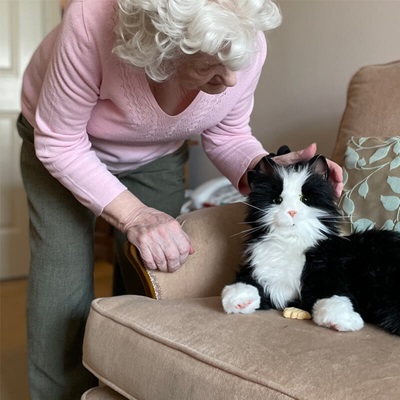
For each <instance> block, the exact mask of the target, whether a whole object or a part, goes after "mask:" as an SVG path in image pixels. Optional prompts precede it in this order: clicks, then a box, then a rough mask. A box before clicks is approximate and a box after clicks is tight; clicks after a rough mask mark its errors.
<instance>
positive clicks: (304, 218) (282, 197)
mask: <svg viewBox="0 0 400 400" xmlns="http://www.w3.org/2000/svg"><path fill="white" fill-rule="evenodd" d="M328 178H329V167H328V163H327V161H326V159H325V157H323V156H320V155H318V156H315V157H313V158H312V159H311V160H310V161H308V162H301V163H297V164H293V165H290V166H288V167H282V166H280V165H278V164H277V163H275V162H274V161H273V160H272V159H271V158H264V159H263V160H262V161H261V162H260V163H259V164H258V166H257V168H256V169H254V170H251V171H249V172H248V182H249V185H250V188H251V193H250V195H249V197H248V203H249V205H250V206H249V209H248V217H247V222H248V223H249V224H250V225H252V226H257V227H259V228H261V229H264V230H265V231H274V230H276V229H279V228H284V229H285V228H287V229H288V231H290V230H295V229H296V230H297V231H298V232H299V231H301V230H307V229H314V230H317V231H322V232H337V231H338V226H337V219H338V218H337V217H338V215H339V214H338V209H337V205H336V201H337V198H336V196H335V193H334V190H333V186H332V184H331V183H330V181H329V180H328ZM304 232H305V231H304Z"/></svg>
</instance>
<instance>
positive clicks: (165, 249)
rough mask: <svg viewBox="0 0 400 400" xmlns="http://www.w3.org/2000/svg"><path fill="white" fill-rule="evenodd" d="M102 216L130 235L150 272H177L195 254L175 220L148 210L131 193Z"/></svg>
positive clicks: (122, 197)
mask: <svg viewBox="0 0 400 400" xmlns="http://www.w3.org/2000/svg"><path fill="white" fill-rule="evenodd" d="M101 216H102V217H103V218H104V219H105V220H106V221H108V222H109V223H110V224H111V225H113V226H114V227H116V228H117V229H119V230H121V231H122V232H124V233H125V234H126V235H127V238H128V240H129V242H130V243H132V244H134V245H135V246H136V247H137V248H138V250H139V252H140V255H141V257H142V260H143V263H144V264H145V266H146V267H147V268H149V269H159V270H160V271H168V272H173V271H176V270H177V269H178V268H179V267H180V266H181V265H182V264H183V263H184V262H185V261H186V259H187V257H188V256H189V254H193V253H194V250H193V248H192V245H191V243H190V239H189V237H188V235H187V234H186V233H185V232H184V231H183V229H182V227H181V226H180V224H179V222H178V221H177V220H176V219H174V218H172V217H171V216H169V215H168V214H165V213H163V212H161V211H158V210H155V209H154V208H150V207H147V206H146V205H144V204H143V203H142V202H141V201H140V200H139V199H137V198H136V197H135V196H134V195H133V194H132V193H131V192H129V191H128V190H125V191H124V192H122V193H121V194H120V195H118V196H117V197H116V198H115V199H114V200H112V201H111V202H110V203H109V204H108V205H107V206H106V207H105V208H104V210H103V213H102V214H101Z"/></svg>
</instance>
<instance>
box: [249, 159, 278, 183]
mask: <svg viewBox="0 0 400 400" xmlns="http://www.w3.org/2000/svg"><path fill="white" fill-rule="evenodd" d="M276 165H277V164H276V162H275V161H273V160H272V159H271V158H270V157H263V158H262V159H261V160H260V161H259V162H258V163H257V165H256V166H255V167H254V168H253V169H251V170H250V171H248V172H247V182H248V183H249V186H250V189H251V190H253V184H254V181H255V179H256V178H257V176H259V175H263V176H271V175H272V173H273V172H274V168H275V166H276Z"/></svg>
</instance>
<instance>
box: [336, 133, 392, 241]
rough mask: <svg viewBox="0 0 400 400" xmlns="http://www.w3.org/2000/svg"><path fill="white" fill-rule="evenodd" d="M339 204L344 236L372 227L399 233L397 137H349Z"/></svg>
mask: <svg viewBox="0 0 400 400" xmlns="http://www.w3.org/2000/svg"><path fill="white" fill-rule="evenodd" d="M343 180H344V190H343V193H342V196H341V198H340V201H339V206H340V208H341V209H342V211H343V215H344V216H345V220H346V222H350V223H345V224H344V233H347V234H348V233H350V232H354V231H363V230H365V229H370V228H372V227H375V228H378V229H381V228H382V229H388V230H395V231H400V221H399V218H400V136H391V137H352V138H351V139H350V140H349V142H348V143H347V149H346V154H345V165H344V167H343Z"/></svg>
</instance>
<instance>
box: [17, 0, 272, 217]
mask: <svg viewBox="0 0 400 400" xmlns="http://www.w3.org/2000/svg"><path fill="white" fill-rule="evenodd" d="M116 7H117V5H116V0H73V1H72V3H71V4H70V6H69V7H68V9H67V12H66V13H65V15H64V18H63V21H62V23H61V24H60V26H58V27H57V28H56V29H55V30H53V31H52V32H51V33H50V34H49V35H48V36H47V37H46V38H45V39H44V41H43V42H42V44H41V45H40V46H39V48H38V49H37V50H36V52H35V54H34V55H33V57H32V60H31V62H30V63H29V65H28V68H27V70H26V72H25V75H24V82H23V90H22V112H23V114H24V116H25V117H26V118H27V120H28V121H29V122H30V123H31V124H32V125H33V126H34V128H35V148H36V153H37V156H38V157H39V159H40V160H41V161H42V162H43V164H44V165H45V167H46V168H47V169H48V170H49V171H50V173H51V174H52V175H53V176H55V177H56V178H57V179H58V180H59V181H60V182H61V183H62V184H63V185H64V186H66V187H67V188H68V189H69V190H70V191H71V192H72V193H73V194H74V196H75V197H76V198H77V199H78V200H79V201H80V202H81V203H83V204H84V205H85V206H87V207H88V208H89V209H91V210H92V211H93V212H94V213H95V214H96V215H100V214H101V213H102V211H103V209H104V207H105V206H106V205H107V204H109V203H110V202H111V201H112V200H113V199H115V198H116V197H117V196H118V195H119V194H120V193H121V192H122V191H124V190H125V189H126V187H125V186H124V185H123V184H121V183H120V182H119V180H118V179H117V178H116V177H115V176H114V175H113V174H116V173H119V172H124V171H128V170H134V169H136V168H138V167H140V166H142V165H144V164H146V163H148V162H150V161H153V160H155V159H157V158H159V157H162V156H164V155H166V154H169V153H172V152H173V151H175V150H176V149H178V148H179V147H180V146H181V145H182V143H183V141H184V140H185V139H188V138H190V137H193V136H196V135H201V138H202V144H203V147H204V150H205V152H206V153H207V155H208V156H209V158H210V159H211V160H212V162H213V163H214V164H215V165H216V167H217V168H218V169H219V170H220V171H221V172H222V173H223V174H224V175H225V176H227V177H228V178H229V179H230V180H231V181H232V183H233V184H234V185H236V186H237V185H238V182H239V179H240V178H241V176H242V175H243V174H244V173H245V171H246V169H247V167H248V165H249V163H250V162H251V160H253V159H254V158H255V157H257V156H259V155H260V154H265V153H266V152H265V150H264V149H263V147H262V145H261V144H260V143H259V142H258V141H257V140H256V139H255V138H254V137H253V136H252V134H251V129H250V127H249V119H250V114H251V111H252V109H253V101H254V96H253V95H254V91H255V89H256V86H257V82H258V79H259V76H260V72H261V68H262V65H263V63H264V60H265V57H266V44H265V38H264V35H263V34H262V33H260V34H259V36H258V40H259V47H260V51H259V53H257V54H255V56H254V60H253V62H252V63H251V65H250V66H249V67H247V68H246V69H244V70H242V71H239V72H238V74H237V78H238V82H237V84H236V86H234V87H232V88H228V89H227V90H226V91H225V92H224V93H222V94H219V95H209V94H206V93H203V92H200V93H199V94H198V96H197V97H196V98H195V99H194V101H193V102H192V103H191V104H190V106H189V107H188V108H187V109H186V110H184V111H183V112H182V113H180V114H179V115H176V116H169V115H167V114H166V113H164V112H163V111H162V110H161V109H160V107H159V106H158V104H157V102H156V100H155V99H154V97H153V95H152V92H151V90H150V88H149V85H148V83H147V80H146V76H145V75H144V73H142V72H141V71H138V70H136V69H134V68H132V67H130V66H128V65H126V64H124V63H123V62H121V61H120V60H119V59H118V58H117V57H116V56H115V55H114V54H112V52H111V50H112V48H113V42H114V38H115V36H114V33H113V29H114V25H115V20H116ZM171 96H173V93H171Z"/></svg>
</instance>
